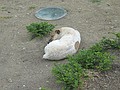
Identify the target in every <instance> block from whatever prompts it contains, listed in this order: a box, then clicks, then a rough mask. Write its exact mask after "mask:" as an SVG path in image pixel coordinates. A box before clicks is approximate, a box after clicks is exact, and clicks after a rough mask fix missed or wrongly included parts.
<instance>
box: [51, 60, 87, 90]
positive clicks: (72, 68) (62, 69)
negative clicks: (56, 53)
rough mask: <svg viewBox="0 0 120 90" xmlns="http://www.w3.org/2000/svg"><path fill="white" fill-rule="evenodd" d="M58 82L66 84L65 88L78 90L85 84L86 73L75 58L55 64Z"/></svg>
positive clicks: (54, 69) (54, 72) (66, 89)
mask: <svg viewBox="0 0 120 90" xmlns="http://www.w3.org/2000/svg"><path fill="white" fill-rule="evenodd" d="M52 72H53V74H54V75H55V77H56V78H57V82H58V83H62V84H64V85H65V87H64V90H77V89H78V87H79V86H81V85H82V84H83V80H84V78H85V77H86V73H85V71H84V69H83V68H82V67H81V65H80V64H78V63H77V62H75V61H73V60H69V63H67V64H63V65H55V67H54V68H53V70H52Z"/></svg>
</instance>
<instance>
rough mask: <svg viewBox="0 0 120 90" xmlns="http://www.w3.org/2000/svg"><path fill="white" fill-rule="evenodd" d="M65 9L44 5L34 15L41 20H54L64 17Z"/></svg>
mask: <svg viewBox="0 0 120 90" xmlns="http://www.w3.org/2000/svg"><path fill="white" fill-rule="evenodd" d="M66 14H67V11H66V10H65V9H63V8H60V7H46V8H42V9H40V10H38V11H37V12H36V13H35V16H36V17H37V18H39V19H43V20H56V19H60V18H62V17H64V16H65V15H66Z"/></svg>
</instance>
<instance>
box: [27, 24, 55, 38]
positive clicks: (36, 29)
mask: <svg viewBox="0 0 120 90" xmlns="http://www.w3.org/2000/svg"><path fill="white" fill-rule="evenodd" d="M26 28H27V30H28V32H30V33H31V34H32V39H33V38H35V37H43V36H45V35H47V34H49V33H50V32H51V31H52V30H53V29H54V28H55V26H54V25H52V24H49V23H47V22H41V23H32V24H30V25H29V26H26Z"/></svg>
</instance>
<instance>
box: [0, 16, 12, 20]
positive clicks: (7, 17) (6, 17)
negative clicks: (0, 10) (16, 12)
mask: <svg viewBox="0 0 120 90" xmlns="http://www.w3.org/2000/svg"><path fill="white" fill-rule="evenodd" d="M10 18H12V16H0V19H10Z"/></svg>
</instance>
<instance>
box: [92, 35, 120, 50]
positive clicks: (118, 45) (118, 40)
mask: <svg viewBox="0 0 120 90" xmlns="http://www.w3.org/2000/svg"><path fill="white" fill-rule="evenodd" d="M113 34H114V35H115V38H112V39H110V38H106V37H103V39H102V40H101V41H100V42H99V43H96V44H95V45H93V46H92V47H91V48H90V49H92V50H94V51H100V52H102V51H107V50H109V49H120V33H113Z"/></svg>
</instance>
